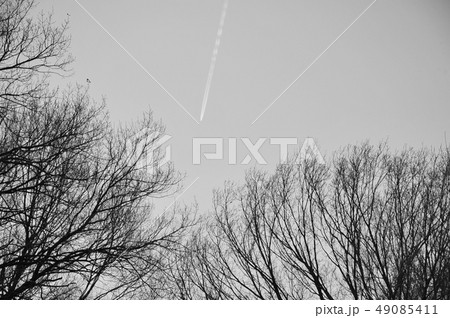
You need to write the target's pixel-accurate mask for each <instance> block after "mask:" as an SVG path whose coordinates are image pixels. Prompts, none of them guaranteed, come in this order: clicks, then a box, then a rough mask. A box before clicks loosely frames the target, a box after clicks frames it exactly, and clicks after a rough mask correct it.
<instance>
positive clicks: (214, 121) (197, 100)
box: [39, 0, 450, 211]
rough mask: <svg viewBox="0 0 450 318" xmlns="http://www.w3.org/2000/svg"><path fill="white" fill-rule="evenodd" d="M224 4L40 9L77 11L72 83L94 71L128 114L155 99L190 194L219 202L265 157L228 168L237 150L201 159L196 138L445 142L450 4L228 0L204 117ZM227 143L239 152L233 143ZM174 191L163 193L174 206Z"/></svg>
mask: <svg viewBox="0 0 450 318" xmlns="http://www.w3.org/2000/svg"><path fill="white" fill-rule="evenodd" d="M223 4H224V2H223V1H222V0H202V1H199V0H177V1H174V0H158V1H147V0H146V1H143V0H142V1H136V0H133V1H107V0H97V1H87V0H79V1H78V3H77V2H76V1H68V0H65V1H56V0H44V1H41V3H40V7H39V8H41V9H43V10H44V11H47V10H48V9H53V11H54V16H55V19H56V20H57V21H60V20H63V19H65V18H67V17H69V19H70V30H69V32H70V34H71V35H72V45H71V52H72V54H73V55H74V57H75V58H76V62H75V63H74V64H73V69H74V70H75V73H74V76H73V77H72V78H68V79H67V82H73V81H77V82H79V83H82V84H86V79H87V78H88V79H89V80H90V82H91V83H90V84H89V86H90V93H91V94H92V96H93V97H94V98H95V99H97V100H99V101H100V100H101V98H102V97H104V98H105V99H106V102H107V107H108V111H109V113H110V115H111V119H112V121H113V122H114V123H116V124H119V123H128V122H131V121H133V120H136V119H138V118H139V116H141V114H142V113H143V112H144V111H147V110H149V109H151V110H152V111H153V113H154V116H155V118H158V119H161V120H162V121H163V123H164V124H165V126H166V128H167V134H169V135H171V136H172V139H171V140H170V141H169V142H168V144H170V146H171V150H172V160H173V162H174V164H175V168H176V169H177V170H179V171H181V172H182V173H185V175H186V176H185V179H184V186H185V190H186V191H185V192H184V193H183V194H182V196H179V197H178V201H180V203H187V204H189V203H192V202H194V200H197V202H198V203H199V205H200V209H201V210H203V211H205V210H207V209H208V208H209V207H210V201H211V194H212V193H211V190H212V188H215V187H220V186H222V185H223V182H224V181H225V180H236V181H239V180H243V179H242V178H243V176H244V171H245V170H246V169H248V168H250V167H252V166H254V165H255V162H254V160H253V161H252V162H251V163H250V164H249V165H239V164H238V165H228V163H227V160H226V159H225V160H215V161H212V160H209V161H203V162H202V164H201V165H193V164H192V138H193V137H223V138H228V137H236V138H241V137H247V138H251V139H252V140H253V141H256V140H257V139H258V138H261V137H266V138H270V137H297V138H298V139H299V145H300V146H301V144H302V142H303V140H304V138H306V137H308V136H310V137H313V138H314V139H315V141H316V143H317V145H318V146H319V149H320V151H321V153H322V154H323V155H324V157H325V158H330V157H331V156H332V153H333V151H335V150H337V149H339V148H340V147H343V146H345V145H347V144H354V143H359V142H362V141H365V140H370V141H371V142H372V143H377V142H380V141H383V140H388V142H389V145H390V147H391V148H392V149H399V150H401V149H403V148H404V147H408V146H412V147H421V146H432V147H440V146H442V145H444V144H445V134H446V133H447V135H450V1H448V0H395V1H388V0H378V1H376V2H375V3H373V1H372V0H340V1H336V0H301V1H300V0H283V1H275V0H270V1H268V0H229V2H228V9H227V12H226V18H225V22H224V27H223V33H222V36H221V41H220V47H219V49H218V52H217V60H216V65H215V70H214V76H213V78H212V82H211V89H210V94H209V99H208V103H207V106H206V111H205V116H204V118H203V120H202V121H201V122H200V112H201V106H202V100H203V96H204V92H205V83H206V79H207V76H208V71H209V68H210V64H211V56H212V53H213V50H214V45H215V42H216V37H217V30H218V26H219V21H220V18H221V14H222V8H223ZM369 6H370V8H369V9H367V8H368V7H369ZM82 7H84V8H85V9H86V11H88V12H89V14H88V13H87V12H86V11H85V10H83V8H82ZM366 9H367V11H366V12H365V13H364V14H363V15H362V16H361V17H360V18H359V19H357V21H356V22H355V19H356V18H357V17H358V16H359V15H360V14H361V13H362V12H363V11H364V10H366ZM96 21H97V22H98V23H100V24H101V25H102V26H103V28H104V29H102V27H101V26H100V25H99V24H98V23H97V22H96ZM353 22H354V23H353ZM352 23H353V24H352ZM351 24H352V26H351V27H350V28H348V27H349V25H351ZM346 28H348V30H347V31H346V32H345V33H343V34H342V32H343V31H344V30H346ZM340 35H341V36H340ZM339 36H340V37H339ZM338 37H339V38H338ZM113 38H114V39H115V40H114V39H113ZM337 38H338V39H337ZM336 39H337V40H336ZM335 40H336V41H335ZM333 41H335V42H334V43H333ZM117 42H118V43H117ZM119 43H120V44H119ZM332 43H333V45H332V46H331V47H329V49H328V50H326V51H325V52H324V50H325V49H326V48H327V47H328V46H329V45H330V44H332ZM322 53H323V54H322ZM320 54H322V55H321V56H320V58H319V59H318V60H317V61H316V62H314V64H313V65H310V64H311V63H312V62H313V61H314V60H315V59H316V58H318V57H319V55H320ZM132 57H134V59H133V58H132ZM309 66H310V67H309ZM308 67H309V69H307V68H308ZM143 68H145V69H146V70H147V71H148V72H149V73H150V74H151V75H152V76H154V78H155V79H156V80H157V81H159V82H160V83H161V84H162V85H163V86H164V87H165V88H166V89H167V90H168V91H169V92H170V93H171V94H172V95H173V96H174V97H176V99H177V100H178V101H179V102H180V103H181V104H182V105H183V106H184V107H185V108H186V110H187V111H188V112H189V113H191V114H192V115H193V117H195V119H196V120H197V121H199V124H197V123H196V122H195V121H194V120H193V119H192V118H191V117H190V116H189V115H188V114H187V113H186V112H185V111H184V110H183V109H182V108H181V107H180V106H179V105H178V104H177V103H176V102H175V101H174V100H173V99H172V98H171V97H170V96H168V95H167V94H166V92H165V91H164V90H162V89H161V88H160V87H159V86H158V84H157V83H156V82H155V81H154V80H153V79H152V78H151V77H150V76H149V74H147V73H146V72H145V71H144V69H143ZM305 69H307V71H306V72H305V73H304V74H303V75H302V76H301V77H300V78H299V79H298V80H297V81H296V82H295V83H294V84H293V85H292V86H291V87H290V89H289V90H288V91H286V93H285V94H283V96H281V97H280V98H279V99H278V100H277V101H276V103H274V104H273V105H272V106H271V107H270V108H269V109H268V110H267V111H266V112H265V113H264V114H263V115H262V116H261V117H260V118H259V119H258V120H257V121H256V122H255V123H254V124H253V125H251V124H252V122H253V121H254V120H255V118H257V117H258V116H259V115H260V114H261V112H263V110H264V109H266V108H267V107H268V106H269V105H270V104H271V103H272V101H273V100H274V99H275V98H276V97H277V96H279V95H280V94H281V92H283V91H284V90H285V89H286V88H287V87H288V86H289V85H290V84H291V83H292V82H293V81H294V80H295V79H296V78H297V77H298V76H299V75H300V74H302V72H304V71H305ZM58 81H59V83H61V81H60V80H59V79H58ZM448 138H450V136H448ZM226 144H227V143H226V139H225V145H226ZM238 144H239V142H238ZM295 148H296V147H291V148H290V150H292V152H294V151H295V150H296V149H295ZM224 151H225V158H227V151H228V150H227V147H225V149H224ZM261 153H262V154H263V155H264V157H265V158H266V160H267V162H268V164H267V166H265V167H263V168H266V169H268V170H270V169H273V168H274V167H275V165H276V164H277V163H278V160H279V159H278V158H279V153H278V148H277V147H275V146H270V144H269V143H268V141H266V143H265V145H264V146H263V147H262V148H261ZM237 154H238V162H239V161H240V160H242V159H243V158H244V157H245V156H246V155H247V152H246V151H245V149H244V148H243V147H242V145H241V144H239V148H238V153H237ZM193 181H195V182H194V183H193ZM188 186H190V187H188ZM174 197H175V196H174ZM174 197H171V198H166V199H165V200H163V201H162V203H158V204H161V206H167V205H168V204H170V202H171V201H173V199H174Z"/></svg>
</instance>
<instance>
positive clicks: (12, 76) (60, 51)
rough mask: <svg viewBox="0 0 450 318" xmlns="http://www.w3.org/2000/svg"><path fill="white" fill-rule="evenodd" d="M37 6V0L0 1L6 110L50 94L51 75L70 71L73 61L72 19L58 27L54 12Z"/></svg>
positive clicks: (0, 72) (1, 86) (0, 91)
mask: <svg viewBox="0 0 450 318" xmlns="http://www.w3.org/2000/svg"><path fill="white" fill-rule="evenodd" d="M34 8H35V4H34V1H33V0H1V1H0V99H2V100H3V101H2V103H1V104H0V109H2V112H4V111H5V108H6V107H7V106H9V107H14V106H17V105H18V104H20V105H22V106H25V107H26V106H27V105H28V102H27V101H28V99H30V98H31V99H35V98H38V97H41V95H42V94H49V92H48V82H47V79H48V76H49V75H50V74H59V75H64V74H67V71H68V67H69V65H70V63H71V61H72V60H73V59H72V57H71V56H70V55H69V54H68V52H67V50H68V48H69V44H70V37H69V36H68V35H67V32H66V31H67V28H68V21H66V22H64V23H63V24H62V25H61V26H55V24H54V21H53V19H52V15H51V14H44V13H41V14H37V13H36V12H34V10H33V9H34ZM33 15H34V18H33ZM5 101H13V102H14V103H6V102H5ZM0 120H1V117H0Z"/></svg>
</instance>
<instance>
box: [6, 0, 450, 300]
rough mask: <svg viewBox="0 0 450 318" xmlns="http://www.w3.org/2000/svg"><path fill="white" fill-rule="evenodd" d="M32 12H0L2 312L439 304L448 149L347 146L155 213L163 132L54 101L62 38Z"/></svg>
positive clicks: (447, 213)
mask: <svg viewBox="0 0 450 318" xmlns="http://www.w3.org/2000/svg"><path fill="white" fill-rule="evenodd" d="M33 10H34V2H33V1H32V0H0V299H103V298H107V299H121V298H126V299H137V298H139V299H450V246H449V244H450V237H449V236H450V206H449V204H450V153H449V151H448V149H441V150H438V151H432V150H414V149H407V150H404V151H402V152H392V151H390V150H389V149H388V147H387V145H386V144H381V145H379V146H372V145H370V144H368V143H363V144H361V145H358V146H348V147H345V148H344V149H343V150H342V151H341V152H338V153H336V154H335V156H334V158H333V159H332V160H331V161H328V162H327V163H325V164H322V163H321V162H318V161H316V160H315V159H314V158H310V159H307V160H302V161H300V162H299V161H298V160H295V158H293V159H292V161H289V162H287V163H285V164H281V165H279V166H278V167H277V169H276V170H275V171H274V172H273V173H267V172H262V171H259V170H256V169H255V170H252V171H249V172H248V173H247V174H246V177H245V180H244V181H243V184H242V185H235V184H231V183H226V184H225V186H224V187H223V189H220V190H217V191H216V192H215V195H214V202H213V207H212V210H213V211H212V212H211V211H210V212H208V213H204V215H203V216H202V217H197V208H196V207H195V206H188V207H183V206H180V205H177V204H174V205H173V207H172V208H171V210H169V211H165V212H164V213H162V214H161V213H154V212H155V211H154V208H153V205H152V203H153V200H154V199H157V198H159V197H161V196H165V195H169V194H173V193H175V192H176V191H177V190H178V185H179V182H180V180H181V178H180V175H179V173H177V172H176V171H175V170H174V168H173V166H172V165H171V164H166V165H161V162H162V160H163V159H164V156H163V153H162V152H161V151H160V150H159V147H158V145H159V144H160V139H161V138H162V136H164V127H163V126H162V124H160V123H158V122H155V121H154V120H153V118H152V116H151V114H144V115H143V116H142V120H141V121H139V122H137V123H135V124H134V125H128V126H124V127H119V128H116V127H114V126H113V125H112V124H111V122H110V119H109V118H108V115H107V112H106V111H105V109H106V105H104V104H100V105H99V104H96V103H95V102H93V101H92V100H91V99H90V97H89V94H88V91H87V89H86V88H83V87H80V86H76V87H75V88H72V89H52V88H51V87H50V85H49V77H50V76H52V75H53V74H58V75H60V76H67V75H69V74H68V72H70V69H69V67H70V62H71V61H72V58H71V57H70V55H69V52H68V49H69V44H70V37H69V36H68V35H67V26H68V24H67V22H64V23H63V24H62V25H59V26H57V25H55V23H54V22H53V20H52V17H51V15H48V14H45V13H42V14H40V15H36V14H35V13H34V11H33ZM149 152H151V153H152V156H151V157H150V160H149V157H148V154H149ZM143 159H145V160H143ZM182 193H183V192H182Z"/></svg>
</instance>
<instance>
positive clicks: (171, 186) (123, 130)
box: [0, 0, 192, 299]
mask: <svg viewBox="0 0 450 318" xmlns="http://www.w3.org/2000/svg"><path fill="white" fill-rule="evenodd" d="M32 8H33V1H27V0H2V1H1V2H0V10H1V11H0V48H1V52H0V299H30V298H40V299H60V298H79V299H86V298H136V297H142V295H144V294H145V295H152V297H158V295H159V294H160V292H161V291H160V283H159V280H160V279H161V278H160V277H162V273H163V271H164V270H165V269H164V264H163V263H162V260H163V259H164V257H163V256H164V255H165V254H167V253H170V252H171V251H172V250H174V249H176V248H177V247H178V242H179V241H180V240H181V237H182V236H183V235H184V232H185V231H186V230H187V229H188V228H189V226H190V225H191V223H192V220H191V218H190V217H189V216H188V211H187V210H186V211H185V213H181V212H180V213H175V212H173V211H168V212H166V213H162V214H160V215H152V211H153V208H152V200H153V199H154V198H156V197H160V196H163V195H166V194H168V193H170V192H171V191H174V190H175V186H176V185H177V184H178V182H179V180H180V178H179V175H178V174H177V173H175V171H174V169H173V167H172V165H170V164H168V165H165V166H161V165H160V163H161V162H162V153H161V151H160V149H159V148H158V146H157V145H158V144H159V140H160V138H161V137H162V136H163V133H164V129H163V126H162V125H161V124H160V123H156V122H154V120H153V119H152V117H151V115H150V114H146V115H144V116H143V119H142V120H141V121H140V122H138V123H136V124H135V125H132V126H125V127H119V128H113V126H112V124H111V123H110V121H109V118H108V116H107V113H106V112H105V110H104V105H100V106H97V105H95V103H93V102H92V101H91V100H90V99H89V97H88V95H87V92H86V90H85V89H82V88H76V89H69V90H66V91H64V92H60V91H58V90H56V91H55V90H53V91H50V90H49V87H48V75H50V74H52V73H54V72H56V73H61V74H64V72H65V71H66V70H67V67H68V65H69V64H68V63H69V62H70V57H68V55H67V48H68V44H69V38H68V36H66V28H67V24H63V26H61V27H54V25H53V22H52V20H51V16H48V15H47V16H46V15H43V14H42V15H41V16H40V17H38V18H37V19H33V18H31V16H32V11H31V10H32Z"/></svg>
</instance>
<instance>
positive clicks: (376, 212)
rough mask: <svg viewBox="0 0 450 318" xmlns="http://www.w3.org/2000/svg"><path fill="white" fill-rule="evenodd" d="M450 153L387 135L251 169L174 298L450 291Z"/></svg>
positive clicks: (220, 210)
mask: <svg viewBox="0 0 450 318" xmlns="http://www.w3.org/2000/svg"><path fill="white" fill-rule="evenodd" d="M449 190H450V155H449V153H448V151H437V152H436V151H431V150H418V151H417V150H413V149H407V150H404V151H402V152H401V153H391V152H390V151H389V149H388V148H387V145H386V144H381V145H380V146H378V147H373V146H370V145H369V144H368V143H365V144H362V145H361V146H354V147H350V146H349V147H348V148H346V149H344V150H342V151H341V152H339V153H337V154H336V156H335V158H334V160H333V162H332V163H331V164H328V165H322V164H319V163H318V162H317V161H315V160H314V159H308V160H303V161H301V162H300V163H299V162H298V161H297V160H293V161H292V162H289V163H287V164H283V165H280V166H279V167H278V168H277V170H276V171H275V172H274V173H273V174H271V175H270V174H268V173H263V172H259V171H255V170H253V171H250V172H249V173H248V174H247V177H246V180H245V183H244V185H243V186H242V187H238V186H234V185H226V187H225V188H224V189H223V190H221V191H218V192H217V194H216V196H215V201H214V202H215V203H214V210H215V217H214V218H213V219H211V220H208V222H207V223H206V224H205V225H204V228H202V229H200V230H199V232H198V233H196V234H195V235H194V236H193V238H192V239H191V240H190V241H189V242H188V243H187V244H186V248H185V251H184V252H183V253H182V254H179V255H178V256H177V258H176V259H175V260H174V261H173V262H172V264H174V266H173V267H172V270H171V272H170V278H171V280H170V281H171V284H169V286H170V288H169V290H170V291H171V295H172V297H175V298H206V299H210V298H212V299H222V298H223V299H233V298H237V299H247V298H256V299H290V298H295V299H302V298H319V299H343V298H345V299H347V298H354V299H448V298H449V297H450V294H449V288H448V281H449V276H448V275H449V270H448V268H449V267H448V264H449V262H450V254H449V244H450V237H449V235H450V231H449V229H450V209H449V199H450V191H449Z"/></svg>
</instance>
